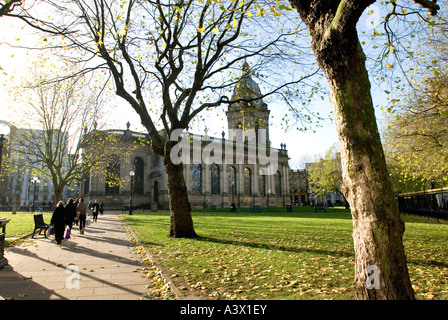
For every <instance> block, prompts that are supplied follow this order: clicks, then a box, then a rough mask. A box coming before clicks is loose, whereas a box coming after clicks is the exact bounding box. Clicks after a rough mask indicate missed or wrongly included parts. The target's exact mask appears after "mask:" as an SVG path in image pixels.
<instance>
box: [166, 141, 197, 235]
mask: <svg viewBox="0 0 448 320" xmlns="http://www.w3.org/2000/svg"><path fill="white" fill-rule="evenodd" d="M172 144H173V142H171V141H168V142H167V143H166V146H165V156H164V164H165V170H166V173H167V176H168V194H169V198H170V237H173V238H194V237H196V236H197V235H196V232H195V231H194V227H193V219H192V218H191V212H190V209H189V202H188V195H187V187H186V184H185V178H184V174H183V165H182V164H173V163H172V162H171V159H170V151H171V148H172Z"/></svg>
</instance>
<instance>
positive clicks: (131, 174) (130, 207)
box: [129, 171, 135, 215]
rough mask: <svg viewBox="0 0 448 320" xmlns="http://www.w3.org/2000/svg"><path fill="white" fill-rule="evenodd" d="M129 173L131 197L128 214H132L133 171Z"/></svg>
mask: <svg viewBox="0 0 448 320" xmlns="http://www.w3.org/2000/svg"><path fill="white" fill-rule="evenodd" d="M129 175H130V176H131V197H130V198H129V214H130V215H132V192H133V187H134V175H135V172H134V171H131V172H129Z"/></svg>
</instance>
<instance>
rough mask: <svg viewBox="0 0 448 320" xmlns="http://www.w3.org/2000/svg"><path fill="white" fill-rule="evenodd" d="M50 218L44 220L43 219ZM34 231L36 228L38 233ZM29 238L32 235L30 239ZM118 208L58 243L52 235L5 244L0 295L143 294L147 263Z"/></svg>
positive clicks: (92, 297) (108, 296) (88, 296)
mask: <svg viewBox="0 0 448 320" xmlns="http://www.w3.org/2000/svg"><path fill="white" fill-rule="evenodd" d="M46 222H47V223H48V221H46ZM36 233H37V232H36ZM29 239H30V238H29ZM134 248H135V245H134V243H133V242H132V241H131V240H130V236H129V234H128V233H127V232H126V229H125V228H124V224H123V222H122V221H121V220H120V218H119V217H118V213H116V212H105V213H104V214H103V215H99V217H98V222H96V223H92V224H91V225H89V226H87V227H86V230H85V233H84V235H80V234H79V231H78V227H77V226H73V229H72V238H71V239H69V240H67V241H65V240H64V242H63V244H62V246H58V245H57V244H56V243H55V242H54V236H51V237H50V239H46V238H45V237H44V236H42V235H41V236H39V235H36V236H35V238H34V239H30V240H28V239H27V240H26V241H25V242H23V243H21V244H19V245H17V246H15V247H9V248H7V250H6V252H5V256H6V258H7V259H8V261H9V264H8V265H6V266H5V267H3V268H2V269H0V300H1V299H2V298H3V299H13V300H25V299H26V300H31V299H32V300H50V299H56V300H59V299H62V300H66V299H68V300H78V299H82V300H86V299H90V300H137V299H142V298H148V297H145V296H144V295H145V293H147V292H148V289H147V288H146V286H147V285H148V284H149V280H148V279H147V278H146V277H145V274H144V271H142V268H144V267H145V266H146V265H145V264H144V263H143V262H142V261H141V260H142V257H141V256H140V255H139V254H137V253H136V252H135V250H134Z"/></svg>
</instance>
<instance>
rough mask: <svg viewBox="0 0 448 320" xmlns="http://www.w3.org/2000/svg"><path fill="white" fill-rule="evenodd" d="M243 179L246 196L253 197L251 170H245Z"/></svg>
mask: <svg viewBox="0 0 448 320" xmlns="http://www.w3.org/2000/svg"><path fill="white" fill-rule="evenodd" d="M243 179H244V195H245V196H251V195H252V173H251V172H250V169H249V168H244V169H243Z"/></svg>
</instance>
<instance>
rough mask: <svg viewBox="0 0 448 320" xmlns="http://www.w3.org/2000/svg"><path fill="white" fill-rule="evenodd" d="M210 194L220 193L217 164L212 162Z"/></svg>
mask: <svg viewBox="0 0 448 320" xmlns="http://www.w3.org/2000/svg"><path fill="white" fill-rule="evenodd" d="M211 180H212V181H211V182H212V190H211V191H212V194H220V193H221V188H220V181H219V166H218V165H217V164H214V165H213V166H212V169H211Z"/></svg>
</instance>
